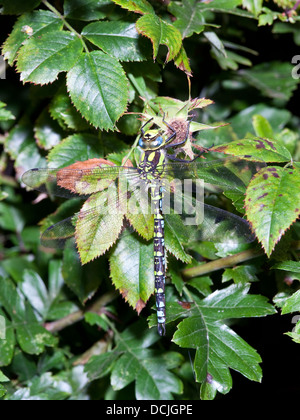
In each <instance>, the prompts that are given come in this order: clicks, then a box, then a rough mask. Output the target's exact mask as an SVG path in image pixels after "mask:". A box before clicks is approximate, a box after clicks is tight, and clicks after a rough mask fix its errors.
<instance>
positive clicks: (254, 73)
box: [240, 61, 298, 101]
mask: <svg viewBox="0 0 300 420" xmlns="http://www.w3.org/2000/svg"><path fill="white" fill-rule="evenodd" d="M292 69H293V66H292V65H291V64H290V63H282V62H278V61H272V62H268V63H262V64H258V65H256V66H254V67H252V68H251V69H249V70H241V71H240V75H241V76H242V78H243V80H245V81H246V82H248V83H249V84H250V85H251V86H253V87H255V88H256V89H259V90H260V91H261V92H262V94H263V95H264V96H266V97H269V98H276V99H282V100H284V101H288V100H289V99H290V98H291V96H292V94H293V91H294V90H295V89H297V85H298V80H297V79H293V78H292V77H291V74H292Z"/></svg>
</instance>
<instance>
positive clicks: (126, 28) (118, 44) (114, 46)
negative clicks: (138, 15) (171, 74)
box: [82, 22, 150, 61]
mask: <svg viewBox="0 0 300 420" xmlns="http://www.w3.org/2000/svg"><path fill="white" fill-rule="evenodd" d="M82 35H83V36H84V37H85V38H87V39H88V40H89V41H91V42H92V43H93V44H95V45H97V47H99V48H101V49H102V50H103V51H104V52H106V53H108V54H110V55H112V56H114V57H116V58H117V59H118V60H120V61H142V60H146V59H147V57H148V56H149V54H150V48H148V43H147V42H145V39H144V38H142V37H141V36H140V35H139V33H138V32H137V30H136V27H135V24H134V23H127V22H95V23H91V24H89V25H87V26H86V27H85V28H84V29H83V31H82Z"/></svg>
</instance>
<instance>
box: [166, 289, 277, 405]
mask: <svg viewBox="0 0 300 420" xmlns="http://www.w3.org/2000/svg"><path fill="white" fill-rule="evenodd" d="M248 291H249V285H243V286H241V285H239V286H237V285H232V286H229V287H228V288H226V289H223V290H217V291H216V292H214V293H212V294H211V295H209V296H207V297H206V298H205V299H203V300H199V299H198V298H194V303H193V304H191V305H190V309H184V307H183V308H180V306H179V305H178V304H177V308H176V304H172V306H171V308H170V307H167V310H168V309H169V310H168V318H170V319H174V318H176V317H178V316H185V317H187V319H185V320H183V321H182V322H181V323H180V324H179V326H178V329H177V331H176V332H175V334H174V337H173V341H174V342H175V343H176V344H178V345H179V346H181V347H184V348H194V349H196V356H195V362H194V367H195V373H196V378H197V381H198V382H201V383H202V387H203V389H202V391H201V395H202V396H203V397H205V398H208V397H209V396H211V397H212V396H214V395H215V392H216V391H219V392H222V393H224V394H225V393H227V392H229V390H230V388H231V386H232V380H231V376H230V373H229V368H231V369H234V370H237V371H239V372H240V373H241V374H243V375H244V376H246V377H247V378H249V379H251V380H255V381H260V380H261V369H260V367H259V363H260V362H261V359H260V357H259V355H258V354H257V353H256V351H255V350H254V349H253V348H252V347H250V346H249V345H248V344H247V343H246V342H245V341H244V340H243V339H242V338H241V337H239V336H238V335H237V334H236V333H234V332H233V331H232V330H231V329H230V328H229V327H228V326H227V325H226V324H224V323H223V322H221V320H222V319H228V318H241V317H245V316H246V317H252V316H266V315H269V314H272V313H274V309H273V307H272V305H270V304H268V303H267V301H266V298H264V297H263V296H255V295H248V294H247V293H248ZM179 308H180V309H179ZM170 319H169V320H170ZM207 387H208V388H209V389H208V388H207Z"/></svg>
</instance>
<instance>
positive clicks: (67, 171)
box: [22, 162, 139, 199]
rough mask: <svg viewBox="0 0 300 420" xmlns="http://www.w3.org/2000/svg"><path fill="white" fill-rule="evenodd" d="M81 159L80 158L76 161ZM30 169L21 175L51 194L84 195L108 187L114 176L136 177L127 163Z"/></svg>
mask: <svg viewBox="0 0 300 420" xmlns="http://www.w3.org/2000/svg"><path fill="white" fill-rule="evenodd" d="M79 163H82V162H79ZM77 166H78V167H76V168H71V167H68V168H62V169H38V168H35V169H30V170H29V171H27V172H25V173H24V174H23V176H22V182H24V184H26V185H27V186H28V187H30V188H33V189H35V190H38V191H41V192H44V193H47V194H49V195H53V196H59V197H64V198H74V197H80V198H82V199H86V198H87V197H89V196H90V195H91V194H93V193H95V192H98V191H102V190H103V189H105V188H107V187H108V186H109V185H110V184H111V183H113V182H115V181H116V179H118V178H120V179H128V180H132V179H137V178H138V177H139V175H138V171H137V169H136V168H131V167H126V166H106V167H99V166H93V167H89V168H85V167H80V165H77Z"/></svg>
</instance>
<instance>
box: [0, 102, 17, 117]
mask: <svg viewBox="0 0 300 420" xmlns="http://www.w3.org/2000/svg"><path fill="white" fill-rule="evenodd" d="M5 107H6V104H5V103H4V102H1V101H0V121H10V120H14V119H15V116H14V115H13V114H12V113H11V112H10V111H8V110H7V109H4V108H5Z"/></svg>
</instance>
